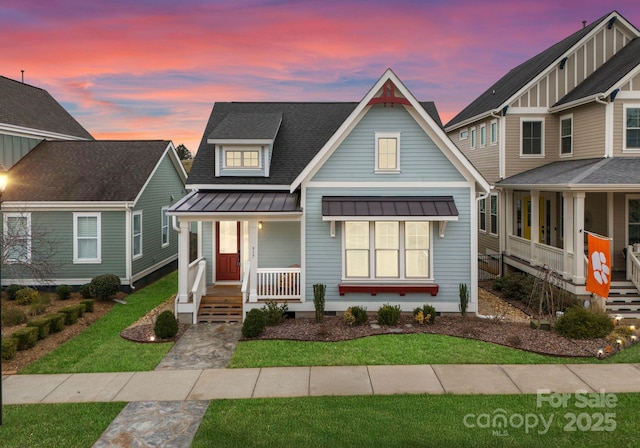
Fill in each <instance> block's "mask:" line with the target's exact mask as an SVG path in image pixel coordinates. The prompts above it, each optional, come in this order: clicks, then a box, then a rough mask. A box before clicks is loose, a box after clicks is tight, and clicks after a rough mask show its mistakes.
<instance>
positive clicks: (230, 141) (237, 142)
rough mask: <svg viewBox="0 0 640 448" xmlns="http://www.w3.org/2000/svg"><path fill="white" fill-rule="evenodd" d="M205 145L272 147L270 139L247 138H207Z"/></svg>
mask: <svg viewBox="0 0 640 448" xmlns="http://www.w3.org/2000/svg"><path fill="white" fill-rule="evenodd" d="M207 143H209V144H212V145H273V139H270V138H247V139H240V138H234V139H220V138H208V139H207Z"/></svg>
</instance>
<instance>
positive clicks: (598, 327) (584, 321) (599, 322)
mask: <svg viewBox="0 0 640 448" xmlns="http://www.w3.org/2000/svg"><path fill="white" fill-rule="evenodd" d="M613 328H614V326H613V322H612V321H611V319H610V318H609V316H608V315H607V314H606V313H603V312H598V311H591V310H588V309H586V308H584V307H582V306H574V307H572V308H569V309H568V310H566V311H565V313H564V315H563V316H562V317H560V319H558V321H557V322H556V325H555V330H556V331H557V332H558V333H559V334H560V335H562V336H564V337H567V338H572V339H597V338H603V337H605V336H607V335H608V334H609V333H611V332H612V331H613Z"/></svg>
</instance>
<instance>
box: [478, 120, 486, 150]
mask: <svg viewBox="0 0 640 448" xmlns="http://www.w3.org/2000/svg"><path fill="white" fill-rule="evenodd" d="M486 145H487V126H486V125H484V124H483V125H481V126H480V147H483V146H486Z"/></svg>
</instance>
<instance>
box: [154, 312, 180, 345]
mask: <svg viewBox="0 0 640 448" xmlns="http://www.w3.org/2000/svg"><path fill="white" fill-rule="evenodd" d="M153 333H154V334H155V335H156V337H157V338H158V339H169V338H172V337H174V336H175V335H176V334H178V321H177V320H176V316H174V314H173V311H171V310H164V311H163V312H162V313H160V315H159V316H158V318H157V319H156V323H155V325H154V326H153Z"/></svg>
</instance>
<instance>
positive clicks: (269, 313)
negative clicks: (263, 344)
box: [262, 300, 289, 325]
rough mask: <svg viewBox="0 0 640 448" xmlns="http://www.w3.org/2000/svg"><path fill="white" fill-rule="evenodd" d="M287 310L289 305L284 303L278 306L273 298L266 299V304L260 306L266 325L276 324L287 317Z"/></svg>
mask: <svg viewBox="0 0 640 448" xmlns="http://www.w3.org/2000/svg"><path fill="white" fill-rule="evenodd" d="M287 311H289V307H288V306H287V304H286V303H283V304H282V305H280V306H278V303H277V302H276V301H275V300H269V301H267V303H266V305H265V306H263V307H262V313H263V314H264V317H265V320H266V323H267V325H278V324H280V323H282V322H283V321H284V320H285V319H286V318H287Z"/></svg>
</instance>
